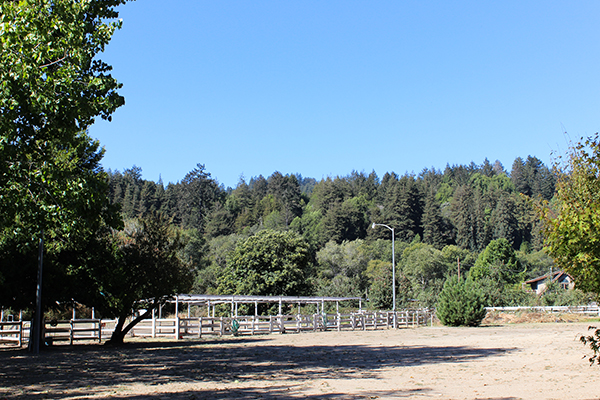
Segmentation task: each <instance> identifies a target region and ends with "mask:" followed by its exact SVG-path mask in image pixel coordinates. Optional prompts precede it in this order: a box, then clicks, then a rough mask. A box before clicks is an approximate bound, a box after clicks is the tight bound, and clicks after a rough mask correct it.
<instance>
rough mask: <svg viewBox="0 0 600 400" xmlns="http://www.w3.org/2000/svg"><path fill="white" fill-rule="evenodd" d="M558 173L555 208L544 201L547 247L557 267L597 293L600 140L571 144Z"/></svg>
mask: <svg viewBox="0 0 600 400" xmlns="http://www.w3.org/2000/svg"><path fill="white" fill-rule="evenodd" d="M557 170H558V173H559V178H558V183H557V194H556V197H557V199H558V201H559V204H558V205H557V208H556V209H553V208H550V206H549V205H548V204H547V203H546V206H545V210H544V211H545V213H544V217H545V220H546V223H547V224H548V232H547V233H548V237H547V242H548V245H549V247H548V249H549V253H550V255H551V256H552V257H553V258H554V260H555V263H556V265H557V267H558V268H561V269H563V270H564V271H566V272H567V273H569V274H570V275H571V276H573V278H574V279H575V283H576V285H577V286H578V287H579V288H580V289H582V290H583V291H585V292H591V293H595V294H599V293H600V236H598V231H599V229H600V179H599V177H600V140H599V137H598V134H596V135H595V136H594V137H589V138H587V139H586V140H585V141H583V140H582V141H581V142H579V143H577V144H575V145H573V146H571V148H570V152H569V153H568V155H567V159H566V163H565V165H564V166H563V167H562V168H559V166H557Z"/></svg>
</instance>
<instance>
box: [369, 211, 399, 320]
mask: <svg viewBox="0 0 600 400" xmlns="http://www.w3.org/2000/svg"><path fill="white" fill-rule="evenodd" d="M376 226H384V227H386V228H388V229H389V230H390V231H392V302H393V303H392V311H393V312H394V329H396V252H395V251H394V228H390V227H389V226H387V225H384V224H376V223H375V222H373V225H372V226H371V228H372V229H375V227H376Z"/></svg>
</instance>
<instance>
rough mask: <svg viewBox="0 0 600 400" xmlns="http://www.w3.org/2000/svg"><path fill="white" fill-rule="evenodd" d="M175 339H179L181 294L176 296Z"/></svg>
mask: <svg viewBox="0 0 600 400" xmlns="http://www.w3.org/2000/svg"><path fill="white" fill-rule="evenodd" d="M175 340H179V296H177V295H176V296H175Z"/></svg>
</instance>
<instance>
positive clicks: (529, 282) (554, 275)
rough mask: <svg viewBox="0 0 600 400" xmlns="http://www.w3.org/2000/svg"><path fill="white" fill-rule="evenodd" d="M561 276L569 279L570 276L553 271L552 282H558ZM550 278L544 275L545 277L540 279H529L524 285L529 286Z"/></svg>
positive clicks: (562, 272)
mask: <svg viewBox="0 0 600 400" xmlns="http://www.w3.org/2000/svg"><path fill="white" fill-rule="evenodd" d="M563 275H566V276H568V277H571V275H569V274H567V273H566V272H565V271H562V270H560V271H555V272H553V273H552V282H556V281H557V280H559V279H560V278H561V277H562V276H563ZM549 277H550V274H546V275H542V276H540V277H537V278H534V279H530V280H528V281H525V283H526V284H531V283H536V282H539V281H543V280H546V279H548V278H549Z"/></svg>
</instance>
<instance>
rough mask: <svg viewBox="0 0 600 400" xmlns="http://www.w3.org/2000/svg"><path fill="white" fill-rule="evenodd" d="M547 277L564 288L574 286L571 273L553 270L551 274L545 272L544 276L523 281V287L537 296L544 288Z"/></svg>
mask: <svg viewBox="0 0 600 400" xmlns="http://www.w3.org/2000/svg"><path fill="white" fill-rule="evenodd" d="M549 279H551V280H552V282H558V284H560V286H561V287H562V288H564V289H568V290H571V289H573V288H574V287H575V283H574V282H573V277H572V276H571V275H569V274H567V273H566V272H565V271H556V272H553V273H552V275H551V274H546V275H544V276H540V277H538V278H535V279H531V280H528V281H526V282H525V283H523V288H524V289H529V290H532V291H534V292H535V294H537V295H538V296H539V295H540V294H542V293H544V291H545V290H546V287H547V286H548V280H549Z"/></svg>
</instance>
